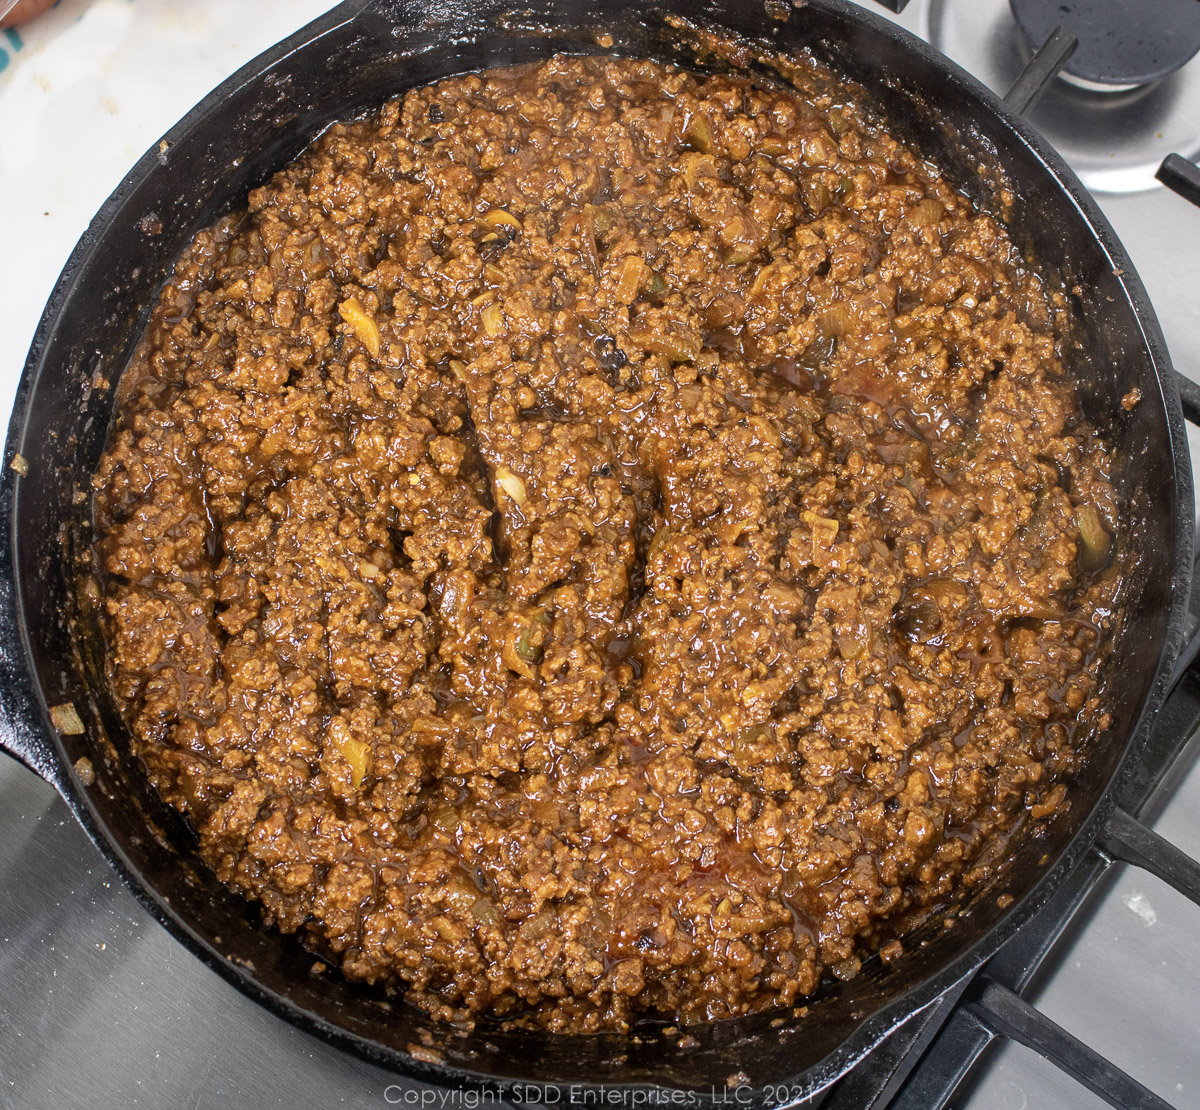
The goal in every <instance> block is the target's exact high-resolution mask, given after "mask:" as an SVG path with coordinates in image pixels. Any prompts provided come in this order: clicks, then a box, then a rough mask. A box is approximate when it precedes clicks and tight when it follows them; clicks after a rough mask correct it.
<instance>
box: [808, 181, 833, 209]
mask: <svg viewBox="0 0 1200 1110" xmlns="http://www.w3.org/2000/svg"><path fill="white" fill-rule="evenodd" d="M804 202H805V204H807V205H808V208H809V211H810V212H812V214H813V215H814V216H819V215H820V214H821V213H822V212H824V211H825V209H826V208H828V207H829V206H830V205H831V204H832V203H833V194H832V193H831V192H830V191H829V186H828V185H826V184H825V182H824V181H818V180H816V179H814V178H809V180H808V181H807V182H806V183H805V185H804Z"/></svg>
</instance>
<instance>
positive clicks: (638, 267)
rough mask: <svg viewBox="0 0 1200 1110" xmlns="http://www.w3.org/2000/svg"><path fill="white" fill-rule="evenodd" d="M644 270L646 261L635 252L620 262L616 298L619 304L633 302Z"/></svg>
mask: <svg viewBox="0 0 1200 1110" xmlns="http://www.w3.org/2000/svg"><path fill="white" fill-rule="evenodd" d="M645 270H646V263H645V262H643V261H642V260H641V259H640V258H639V257H638V256H637V255H635V254H631V255H630V256H629V257H628V258H626V259H625V261H624V262H622V263H621V273H620V276H619V277H618V278H617V300H618V301H620V302H621V304H633V300H634V298H635V297H636V296H637V291H638V286H640V285H641V284H642V274H643V273H644V272H645Z"/></svg>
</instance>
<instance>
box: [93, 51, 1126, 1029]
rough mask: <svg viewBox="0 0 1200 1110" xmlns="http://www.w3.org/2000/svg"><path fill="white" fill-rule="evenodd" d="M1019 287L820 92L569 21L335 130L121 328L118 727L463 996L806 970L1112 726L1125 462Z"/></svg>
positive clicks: (288, 900)
mask: <svg viewBox="0 0 1200 1110" xmlns="http://www.w3.org/2000/svg"><path fill="white" fill-rule="evenodd" d="M826 87H827V86H826ZM816 88H818V85H817V84H814V89H816ZM1048 318H1049V314H1048V311H1047V300H1046V294H1045V293H1044V291H1043V289H1042V287H1041V285H1040V284H1039V282H1038V280H1037V279H1036V277H1035V276H1033V275H1032V274H1031V273H1029V272H1028V271H1026V270H1025V269H1024V268H1023V266H1022V263H1021V261H1020V259H1019V258H1018V257H1017V256H1016V254H1015V253H1014V250H1013V247H1012V245H1011V243H1010V242H1009V241H1008V239H1007V238H1006V237H1005V235H1004V233H1003V231H1002V229H1001V228H1000V226H999V225H998V224H997V223H996V222H995V220H993V219H992V218H991V217H989V216H988V215H986V214H981V213H978V212H976V211H973V210H972V209H971V208H970V206H969V205H968V204H967V202H966V201H964V200H963V199H962V198H961V197H959V196H957V195H956V194H954V193H953V192H951V191H950V189H949V188H948V187H947V186H946V185H945V184H944V183H942V182H941V181H940V180H939V179H937V178H936V177H935V176H933V175H932V171H930V170H929V168H928V167H927V166H925V165H924V164H922V163H920V162H919V161H918V160H917V159H916V158H915V157H913V156H912V155H911V154H910V153H909V152H907V151H906V150H905V149H903V148H902V147H901V146H899V145H898V144H897V143H895V142H894V141H893V140H891V139H890V138H888V137H887V136H886V135H884V134H881V133H880V132H879V131H878V130H876V129H874V128H872V127H871V126H869V125H868V124H867V123H865V122H864V121H863V120H862V119H861V118H860V116H859V113H858V111H857V109H855V108H853V107H850V106H845V105H842V106H837V105H835V104H833V103H832V102H831V100H830V97H829V96H828V95H825V94H819V93H817V92H814V93H812V95H811V96H810V97H809V98H808V99H806V98H805V96H803V95H801V94H799V93H796V92H794V91H791V90H783V89H772V88H765V87H756V86H754V85H752V84H750V83H748V82H747V81H745V80H742V79H739V78H737V77H710V78H697V77H695V76H692V75H689V74H687V73H684V72H681V71H677V70H672V69H667V68H664V67H662V66H659V65H657V64H653V63H650V62H639V61H630V60H615V59H606V58H555V59H552V60H550V61H548V62H546V63H544V64H540V65H537V66H532V67H521V68H516V69H509V70H497V71H493V72H487V73H482V74H479V75H476V76H468V77H463V78H455V79H451V80H447V81H443V82H441V83H439V84H436V85H433V86H430V87H428V88H423V89H418V90H415V91H413V92H411V93H409V94H407V95H406V96H405V97H404V98H403V99H401V100H397V101H394V102H391V103H389V104H387V105H385V106H384V107H383V108H382V110H381V111H380V112H379V113H378V115H377V116H376V117H374V118H372V119H370V120H367V121H363V122H357V123H351V124H344V125H339V126H336V127H334V128H332V129H331V130H330V131H329V132H328V133H327V134H325V135H324V136H323V137H322V138H321V139H320V140H319V141H318V142H317V143H316V144H315V145H314V146H313V147H312V148H311V149H310V150H309V151H307V152H306V153H305V154H304V155H303V156H302V157H301V158H300V159H299V160H298V161H297V162H296V163H294V164H293V165H291V166H289V167H288V168H287V169H285V170H283V171H282V172H281V173H279V174H278V175H277V176H276V177H275V178H274V179H273V180H272V181H271V182H270V184H268V185H266V186H264V187H263V188H261V189H258V190H257V191H255V192H254V193H253V194H252V195H251V197H250V209H249V214H248V215H245V216H239V217H237V218H231V219H229V220H227V221H225V222H224V223H222V224H220V225H218V226H217V227H215V228H213V229H211V230H209V231H206V232H203V233H201V234H200V235H199V236H197V237H196V240H195V241H194V243H193V245H192V246H191V248H190V249H189V250H188V251H187V252H186V253H185V255H184V257H183V258H182V259H181V261H180V262H179V264H178V267H177V269H176V272H175V276H174V278H173V280H172V281H171V282H170V283H169V284H168V286H167V288H166V289H165V291H164V293H163V295H162V300H161V303H160V304H159V306H158V309H157V311H156V312H155V314H154V317H153V319H152V321H151V323H150V326H149V329H148V332H147V334H146V337H145V341H144V343H143V345H142V347H141V349H140V350H139V352H138V354H137V356H136V358H135V359H134V361H133V363H132V365H131V366H130V368H129V370H128V371H127V373H126V375H125V379H124V382H123V390H124V392H123V402H122V409H121V412H120V415H119V418H118V421H117V425H116V428H115V431H114V434H113V438H112V440H111V442H110V444H109V449H108V453H107V454H106V455H105V456H104V458H103V460H102V462H101V464H100V467H99V470H98V473H97V475H96V479H95V488H96V521H97V525H98V535H99V537H100V538H99V540H98V542H97V549H96V550H97V558H98V562H99V566H100V569H101V577H102V580H103V585H104V589H105V596H106V601H107V618H106V619H107V632H108V641H109V648H110V656H109V658H110V667H111V677H112V682H113V686H114V689H115V692H116V696H117V698H118V700H119V703H120V704H121V706H122V707H123V710H124V712H125V715H126V718H127V720H128V722H129V725H130V727H131V730H132V733H133V736H134V738H135V746H136V750H137V751H138V753H139V754H140V755H141V756H142V758H143V759H144V760H145V763H146V765H147V767H148V769H149V773H150V775H151V778H152V780H153V781H154V783H155V784H156V786H157V787H158V789H159V790H160V791H161V792H162V794H163V796H164V797H165V798H166V799H167V800H168V801H169V802H171V803H172V804H174V805H176V806H178V807H179V808H180V809H182V810H184V811H185V812H186V813H187V815H188V817H189V819H190V820H191V822H192V824H193V825H194V827H195V828H196V830H197V832H198V834H199V837H200V842H201V846H202V852H203V855H204V857H205V859H206V860H207V861H208V862H209V863H210V864H211V866H212V867H213V868H214V869H215V870H216V872H217V874H218V875H219V876H220V878H221V879H222V880H224V881H225V882H227V883H229V884H230V885H231V886H232V887H233V888H234V889H236V890H239V891H241V892H243V893H245V894H246V895H247V896H248V897H251V898H254V899H257V900H259V901H261V902H262V904H263V905H264V907H265V909H266V911H267V914H268V916H269V918H270V920H272V921H274V922H275V923H276V924H278V926H279V927H280V928H282V929H285V930H305V931H306V932H307V933H308V934H309V935H310V937H311V938H312V940H313V942H314V944H315V945H317V946H318V947H319V948H320V950H321V951H322V952H325V953H331V954H332V955H333V956H334V957H335V958H340V960H341V962H342V966H343V968H344V970H345V972H346V974H347V975H349V976H350V977H352V978H355V979H365V980H369V981H373V982H375V981H382V982H384V983H386V984H389V985H393V986H395V987H397V988H399V989H401V990H403V991H406V992H407V993H408V996H409V997H410V998H411V999H413V1000H414V1001H415V1002H417V1003H418V1004H420V1005H422V1006H425V1007H427V1008H429V1009H430V1010H432V1011H434V1012H435V1013H437V1014H439V1015H441V1016H443V1017H446V1018H451V1019H455V1020H467V1019H469V1018H470V1017H471V1016H472V1015H475V1014H490V1015H500V1016H508V1017H511V1018H515V1019H519V1020H522V1021H525V1022H530V1023H535V1024H540V1025H544V1026H546V1027H549V1028H551V1029H555V1030H562V1031H581V1030H583V1031H585V1030H598V1029H621V1028H626V1027H628V1025H629V1024H630V1023H632V1022H633V1021H635V1020H636V1019H637V1018H638V1017H639V1016H641V1015H646V1014H659V1015H668V1016H670V1017H671V1018H672V1019H675V1018H679V1019H682V1020H684V1021H699V1020H706V1019H716V1018H724V1017H728V1016H731V1015H736V1014H739V1013H744V1012H746V1011H749V1010H754V1009H760V1008H763V1007H770V1006H775V1005H783V1004H788V1003H791V1002H793V1001H794V1000H795V999H797V998H799V997H800V996H803V995H806V994H808V993H810V992H811V991H813V990H814V988H815V987H816V985H817V982H818V979H819V976H820V975H821V972H822V969H824V968H830V969H832V970H833V971H835V972H836V973H838V974H841V975H849V974H852V973H853V971H854V969H855V967H856V966H857V960H858V958H859V957H860V956H861V955H862V954H864V953H866V952H869V951H871V950H873V949H876V948H879V947H880V946H881V945H883V944H885V943H887V942H889V941H890V939H891V938H892V937H893V936H895V935H896V934H897V933H898V932H901V933H902V932H903V930H904V929H905V928H907V927H910V926H911V925H912V923H913V922H914V921H916V920H918V919H920V917H921V916H922V915H923V914H925V913H927V912H929V910H931V909H932V908H935V907H937V906H938V905H940V904H943V903H945V902H946V901H947V900H948V899H950V898H951V897H952V895H953V894H954V893H955V892H956V890H958V889H959V888H960V887H962V886H963V885H964V884H970V883H973V882H978V881H979V880H980V878H981V877H982V876H983V874H984V873H985V872H986V868H987V866H991V865H990V864H988V865H985V864H983V863H982V862H981V853H982V850H983V848H984V847H985V846H988V845H994V844H995V843H996V842H997V841H998V840H1001V841H1002V840H1003V838H1004V837H1005V836H1007V835H1008V834H1009V833H1010V832H1011V830H1012V829H1013V828H1014V827H1015V826H1016V825H1017V823H1018V822H1020V821H1021V820H1022V819H1029V818H1030V816H1031V817H1032V818H1033V819H1037V818H1039V817H1041V816H1044V815H1045V814H1047V813H1049V812H1050V811H1052V810H1053V808H1054V806H1055V805H1056V804H1060V803H1061V802H1062V798H1063V789H1062V787H1061V786H1060V785H1056V782H1057V780H1058V778H1059V777H1061V774H1062V772H1063V771H1064V770H1066V769H1069V768H1070V767H1071V766H1072V764H1073V762H1074V761H1075V760H1076V758H1077V755H1076V753H1077V751H1078V748H1079V746H1080V744H1081V743H1082V740H1083V738H1084V737H1085V736H1087V735H1088V734H1090V733H1091V732H1093V731H1094V730H1095V729H1096V728H1097V727H1101V726H1102V725H1103V723H1104V718H1105V714H1104V711H1103V707H1102V706H1101V705H1100V704H1099V699H1098V695H1097V656H1098V654H1099V653H1100V649H1101V644H1100V642H1099V637H1098V632H1097V627H1098V626H1100V627H1102V626H1103V623H1104V622H1103V621H1102V620H1101V617H1102V615H1103V613H1104V612H1105V606H1106V605H1108V604H1110V603H1111V594H1112V591H1113V589H1114V585H1113V583H1114V581H1115V575H1113V574H1112V573H1111V572H1110V573H1109V574H1107V575H1105V574H1103V573H1101V572H1099V571H1098V570H1097V568H1099V567H1101V566H1102V564H1103V563H1104V561H1105V558H1106V556H1107V551H1108V547H1109V543H1110V541H1109V535H1108V533H1109V532H1110V531H1111V525H1109V524H1108V523H1106V522H1109V521H1111V520H1113V519H1114V518H1115V511H1114V503H1113V493H1112V489H1111V487H1110V485H1109V483H1108V481H1107V478H1106V473H1107V468H1108V461H1107V458H1106V455H1105V453H1104V450H1103V448H1102V446H1101V445H1100V444H1098V443H1097V442H1095V440H1094V438H1093V436H1092V434H1091V433H1090V431H1089V430H1088V429H1087V428H1086V427H1085V426H1084V425H1083V424H1082V423H1081V422H1080V417H1079V413H1078V411H1077V408H1076V403H1075V400H1074V397H1073V393H1072V390H1071V388H1070V386H1069V384H1068V383H1066V382H1065V381H1064V379H1063V377H1062V371H1061V367H1060V364H1059V360H1058V352H1057V347H1056V341H1055V338H1054V336H1053V334H1052V333H1051V331H1050V327H1049V324H1048ZM897 951H898V949H897V946H896V945H895V944H894V943H890V944H889V946H888V949H887V952H888V954H889V956H890V957H894V956H895V955H896V953H897Z"/></svg>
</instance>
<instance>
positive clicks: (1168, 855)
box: [1099, 808, 1200, 906]
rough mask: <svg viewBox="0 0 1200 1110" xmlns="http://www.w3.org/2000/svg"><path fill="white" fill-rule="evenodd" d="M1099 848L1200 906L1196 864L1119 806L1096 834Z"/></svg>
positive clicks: (1199, 867)
mask: <svg viewBox="0 0 1200 1110" xmlns="http://www.w3.org/2000/svg"><path fill="white" fill-rule="evenodd" d="M1099 847H1100V850H1101V851H1103V852H1104V853H1105V854H1106V855H1108V856H1109V857H1111V858H1112V859H1114V860H1120V861H1121V862H1122V863H1130V864H1132V865H1133V866H1134V867H1140V868H1141V869H1142V870H1143V871H1149V872H1150V874H1151V875H1155V876H1157V877H1158V878H1160V879H1162V881H1163V882H1164V883H1168V884H1169V885H1171V886H1173V887H1174V888H1175V889H1176V890H1177V891H1179V893H1180V894H1182V895H1183V896H1184V897H1185V898H1187V899H1188V900H1189V901H1191V902H1193V903H1195V904H1196V905H1198V906H1200V863H1197V862H1196V861H1195V860H1194V859H1192V858H1191V857H1190V856H1189V855H1187V853H1185V852H1181V851H1180V850H1179V849H1178V848H1176V847H1175V845H1174V844H1172V843H1171V842H1170V841H1169V840H1164V839H1163V838H1162V837H1161V836H1159V835H1158V833H1156V832H1155V831H1154V830H1153V829H1148V828H1146V826H1145V825H1143V824H1142V823H1141V822H1140V821H1135V820H1134V819H1133V818H1132V817H1130V816H1129V814H1128V813H1126V812H1125V811H1124V810H1123V809H1120V808H1118V809H1115V810H1113V814H1112V816H1111V817H1110V818H1109V819H1108V824H1107V825H1105V827H1104V832H1103V833H1101V834H1100V843H1099Z"/></svg>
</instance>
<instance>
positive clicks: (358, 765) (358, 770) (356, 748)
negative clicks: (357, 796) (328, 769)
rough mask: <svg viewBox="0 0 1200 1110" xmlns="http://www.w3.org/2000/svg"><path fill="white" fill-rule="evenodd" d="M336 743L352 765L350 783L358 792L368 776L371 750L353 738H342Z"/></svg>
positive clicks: (345, 758)
mask: <svg viewBox="0 0 1200 1110" xmlns="http://www.w3.org/2000/svg"><path fill="white" fill-rule="evenodd" d="M335 743H336V744H337V750H338V752H339V753H340V754H341V757H342V758H343V759H344V760H345V761H346V762H347V763H349V764H350V781H351V782H352V783H353V784H354V789H355V790H357V789H358V788H359V787H360V786H362V781H363V779H364V778H365V777H366V774H367V761H368V760H369V759H370V757H371V749H370V748H369V747H367V745H366V744H364V743H363V742H362V741H361V740H355V739H354V737H352V736H341V737H339V738H338V739H337V740H336V741H335Z"/></svg>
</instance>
